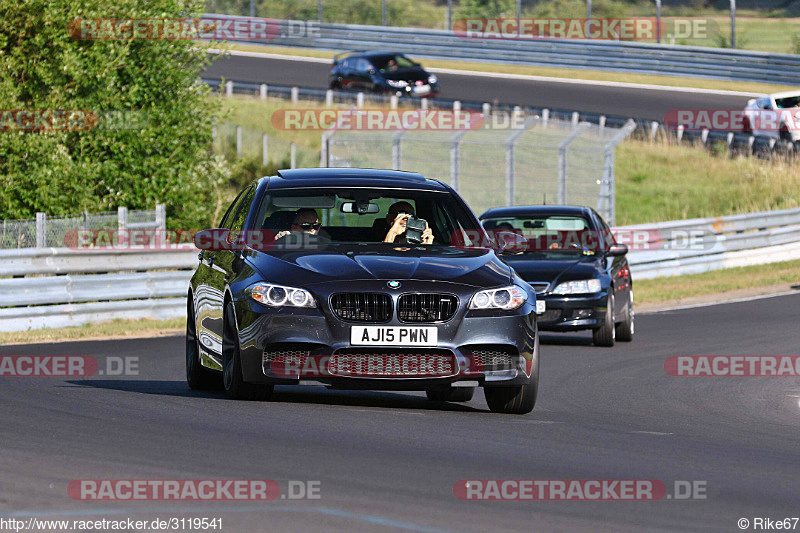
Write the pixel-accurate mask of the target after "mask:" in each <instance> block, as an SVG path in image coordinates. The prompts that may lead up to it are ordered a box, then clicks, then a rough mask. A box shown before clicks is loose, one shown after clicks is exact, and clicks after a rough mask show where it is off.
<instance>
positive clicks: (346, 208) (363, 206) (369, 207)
mask: <svg viewBox="0 0 800 533" xmlns="http://www.w3.org/2000/svg"><path fill="white" fill-rule="evenodd" d="M340 210H341V212H342V213H358V214H359V215H374V214H375V213H377V212H379V211H380V210H381V208H380V206H379V205H378V204H373V203H358V204H357V203H355V202H344V203H343V204H342V207H341V208H340Z"/></svg>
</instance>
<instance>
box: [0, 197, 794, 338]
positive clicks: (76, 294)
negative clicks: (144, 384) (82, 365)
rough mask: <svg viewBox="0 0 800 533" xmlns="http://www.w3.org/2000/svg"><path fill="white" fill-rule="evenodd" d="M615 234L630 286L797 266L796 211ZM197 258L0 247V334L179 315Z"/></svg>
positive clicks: (186, 249)
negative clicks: (641, 239) (622, 244)
mask: <svg viewBox="0 0 800 533" xmlns="http://www.w3.org/2000/svg"><path fill="white" fill-rule="evenodd" d="M615 231H617V232H619V233H626V234H627V235H631V234H633V233H635V232H637V231H638V232H640V233H639V234H640V235H647V236H648V237H649V239H648V240H649V242H648V244H649V246H646V247H644V246H642V243H639V245H640V246H642V247H644V248H648V249H645V250H639V249H637V248H636V247H632V249H631V252H630V253H629V255H628V260H629V262H630V265H631V270H632V272H633V276H634V279H647V278H656V277H662V276H677V275H682V274H693V273H699V272H706V271H709V270H717V269H721V268H730V267H736V266H746V265H755V264H765V263H772V262H776V261H785V260H789V259H800V208H795V209H784V210H781V211H767V212H761V213H750V214H745V215H734V216H727V217H718V218H702V219H693V220H678V221H671V222H662V223H658V224H640V225H636V226H625V227H619V228H615ZM682 242H683V244H682ZM686 242H689V244H690V246H684V244H686ZM197 253H198V251H197V249H196V248H194V247H193V246H192V245H186V246H182V247H181V248H179V249H178V250H175V251H137V250H119V251H117V250H110V251H97V250H81V251H76V250H70V249H66V248H42V249H19V250H0V306H2V307H0V331H19V330H26V329H40V328H44V327H63V326H73V325H80V324H86V323H91V322H100V321H105V320H111V319H115V318H156V319H162V318H172V317H180V316H185V312H186V299H185V294H186V292H187V290H188V286H189V278H190V277H191V274H192V269H194V268H195V267H196V266H197V264H198V261H197ZM9 276H16V277H9Z"/></svg>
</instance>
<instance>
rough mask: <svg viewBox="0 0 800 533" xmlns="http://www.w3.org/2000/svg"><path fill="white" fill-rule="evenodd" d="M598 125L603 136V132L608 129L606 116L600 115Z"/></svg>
mask: <svg viewBox="0 0 800 533" xmlns="http://www.w3.org/2000/svg"><path fill="white" fill-rule="evenodd" d="M597 125H598V126H600V137H602V136H603V132H604V131H605V129H606V116H605V115H600V119H598V121H597Z"/></svg>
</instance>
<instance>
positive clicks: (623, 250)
mask: <svg viewBox="0 0 800 533" xmlns="http://www.w3.org/2000/svg"><path fill="white" fill-rule="evenodd" d="M607 253H608V255H610V256H613V257H620V256H623V255H625V254H627V253H628V245H627V244H613V245H611V248H609V249H608V252H607Z"/></svg>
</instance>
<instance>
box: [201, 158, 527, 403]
mask: <svg viewBox="0 0 800 533" xmlns="http://www.w3.org/2000/svg"><path fill="white" fill-rule="evenodd" d="M485 237H486V234H485V232H484V231H483V230H482V228H481V226H480V222H479V221H478V220H477V218H476V217H475V215H474V213H473V212H472V211H471V210H470V209H469V207H468V206H467V205H466V203H465V202H464V201H463V199H462V198H461V197H460V196H458V194H457V193H456V192H455V191H454V190H453V189H452V188H450V187H449V186H447V185H446V184H443V183H441V182H439V181H436V180H432V179H426V178H424V177H423V176H421V175H419V174H415V173H408V172H399V171H383V170H367V169H300V170H285V171H280V172H279V173H278V175H277V176H272V177H265V178H262V179H260V180H258V181H257V182H256V183H253V184H252V185H250V186H248V187H247V188H246V189H245V190H243V191H242V192H241V193H240V194H239V196H238V197H237V198H236V200H235V201H234V202H233V203H232V204H231V206H230V208H229V209H228V211H227V213H226V214H225V215H224V217H223V218H222V221H221V222H220V223H219V228H214V229H211V230H206V231H204V232H200V233H198V235H197V236H196V238H195V242H196V243H197V245H198V247H199V248H201V249H202V252H201V253H200V254H199V257H200V264H199V266H198V268H197V271H196V272H195V274H194V276H193V277H192V280H191V285H190V288H189V293H188V300H187V310H188V320H187V328H186V373H187V380H188V382H189V385H190V387H192V388H205V387H209V386H214V384H215V382H217V381H218V380H219V379H220V375H221V378H222V383H223V387H224V389H225V392H226V393H227V395H228V396H229V397H231V398H235V399H266V398H267V397H269V396H270V394H271V393H272V391H273V388H274V386H275V385H292V384H321V385H324V386H327V387H334V388H345V389H348V388H349V389H384V390H424V391H426V392H427V394H428V397H429V398H430V399H431V400H434V401H467V400H469V399H471V397H472V393H473V391H474V389H475V388H476V387H478V386H481V387H483V389H484V394H485V396H486V400H487V403H488V405H489V408H490V409H491V410H492V411H495V412H504V413H527V412H530V411H531V410H532V409H533V407H534V403H535V399H536V393H537V388H538V377H539V357H538V351H539V348H538V346H539V341H538V334H537V328H536V313H535V310H536V295H535V293H534V291H533V290H532V288H531V287H530V286H529V285H528V284H527V283H525V282H524V281H523V280H522V279H521V278H520V277H519V276H517V274H516V273H515V272H514V270H513V269H512V268H510V267H509V266H508V265H507V264H506V263H504V262H503V261H501V260H500V259H499V258H498V257H497V255H496V254H495V251H494V250H493V249H491V248H489V247H485V244H486V242H487V239H486V238H485Z"/></svg>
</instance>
